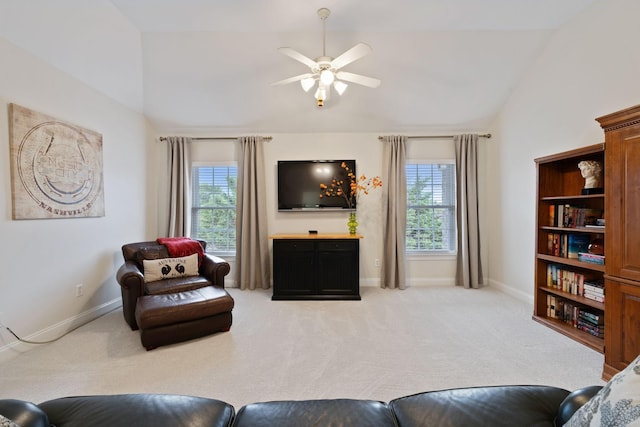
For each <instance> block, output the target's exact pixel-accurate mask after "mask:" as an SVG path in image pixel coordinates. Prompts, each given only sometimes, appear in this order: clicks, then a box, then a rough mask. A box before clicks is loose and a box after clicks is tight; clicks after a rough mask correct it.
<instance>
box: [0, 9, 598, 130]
mask: <svg viewBox="0 0 640 427" xmlns="http://www.w3.org/2000/svg"><path fill="white" fill-rule="evenodd" d="M594 1H597V0H561V1H559V0H395V1H393V2H391V1H388V0H322V1H321V0H295V1H291V0H110V1H109V0H56V1H51V0H0V36H3V37H4V38H6V39H8V40H9V41H11V42H12V43H14V44H16V45H18V46H20V47H21V48H23V49H25V50H27V51H29V52H31V53H32V54H34V55H36V56H38V57H40V58H41V59H43V60H45V61H47V62H48V63H50V64H51V65H53V66H54V67H56V68H59V69H61V70H63V71H65V72H66V73H68V74H70V75H71V76H73V77H74V78H76V79H78V80H80V81H82V82H84V83H86V84H87V85H89V86H91V87H93V88H95V89H96V90H98V91H100V92H102V93H105V94H106V95H108V96H110V97H112V98H114V99H115V100H117V101H118V102H121V103H122V104H124V105H126V106H128V107H130V108H133V109H135V110H138V111H142V112H143V113H144V114H145V115H146V116H147V117H148V118H149V120H150V122H151V124H152V125H153V126H154V127H155V128H156V129H157V130H158V131H159V132H172V131H181V132H185V133H186V132H189V133H199V132H212V131H215V132H234V131H237V130H242V131H256V132H351V131H353V132H360V131H371V132H377V131H391V132H396V131H411V130H420V131H434V132H437V131H439V130H456V131H467V130H468V131H482V130H485V129H486V127H487V126H488V125H489V124H490V123H491V121H492V120H493V118H494V117H495V115H496V114H497V112H498V111H499V109H500V108H501V106H502V105H503V104H504V103H505V101H506V100H507V99H508V97H509V95H510V93H511V91H512V90H513V89H514V87H516V86H517V85H518V84H519V82H520V81H521V80H522V79H523V77H524V76H525V75H526V73H527V70H528V69H529V67H530V66H531V65H532V64H533V63H534V62H535V60H536V58H537V57H538V56H539V55H540V53H541V52H542V50H543V49H544V47H545V45H546V43H548V41H549V40H550V38H551V37H552V36H553V33H554V32H555V31H557V29H558V28H560V27H562V25H564V24H565V23H566V22H568V21H569V20H570V19H572V18H573V17H574V16H576V15H577V14H579V13H580V12H581V11H582V10H584V9H585V8H587V7H589V5H590V4H591V3H593V2H594ZM321 7H327V8H329V9H330V10H331V16H330V17H329V18H328V19H327V21H326V31H327V36H326V49H327V55H328V56H332V57H336V56H338V55H339V54H340V53H342V52H344V51H346V50H347V49H349V48H351V47H352V46H354V45H355V44H356V43H358V42H365V43H367V44H369V45H370V46H371V47H372V49H373V52H372V53H371V54H369V55H367V56H365V57H363V58H362V59H360V60H358V61H356V62H353V63H352V64H349V65H348V66H347V67H345V68H344V69H345V70H347V71H350V72H353V73H359V74H364V75H367V76H372V77H376V78H378V79H380V80H382V84H381V86H380V87H379V88H377V89H370V88H366V87H363V86H358V85H355V84H351V85H350V86H349V88H348V89H347V91H346V92H345V94H344V95H343V96H341V97H340V96H338V95H337V94H335V92H334V93H333V94H332V95H331V97H330V99H328V100H327V102H326V104H325V106H324V107H323V108H322V109H318V108H317V107H316V105H315V99H314V98H313V93H312V92H311V93H305V92H303V90H302V88H301V87H300V85H299V84H297V83H294V84H289V85H286V86H271V83H272V82H275V81H278V80H281V79H284V78H287V77H291V76H294V75H297V74H302V73H305V72H307V71H308V68H306V66H305V65H303V64H301V63H299V62H297V61H294V60H293V59H291V58H289V57H286V56H284V55H282V54H280V53H279V52H278V51H277V49H278V48H279V47H284V46H287V47H291V48H293V49H295V50H297V51H298V52H301V53H303V54H304V55H306V56H308V57H310V58H316V57H318V56H321V55H322V46H323V44H322V23H321V21H320V19H319V18H318V16H317V14H316V11H317V10H318V9H319V8H321Z"/></svg>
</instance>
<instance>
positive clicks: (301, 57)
mask: <svg viewBox="0 0 640 427" xmlns="http://www.w3.org/2000/svg"><path fill="white" fill-rule="evenodd" d="M278 51H279V52H280V53H282V54H284V55H287V56H288V57H289V58H293V59H295V60H296V61H298V62H302V63H303V64H304V65H306V66H307V67H309V68H311V69H314V68H318V63H317V62H316V61H314V60H313V59H311V58H307V57H306V56H304V55H303V54H301V53H300V52H298V51H296V50H293V49H291V48H290V47H281V48H278Z"/></svg>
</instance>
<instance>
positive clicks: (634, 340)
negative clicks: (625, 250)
mask: <svg viewBox="0 0 640 427" xmlns="http://www.w3.org/2000/svg"><path fill="white" fill-rule="evenodd" d="M605 289H606V290H607V310H606V312H605V320H604V322H605V325H607V330H606V331H605V337H604V339H605V348H606V351H605V375H604V376H605V377H610V376H612V375H614V374H615V373H617V372H618V371H620V370H622V369H624V368H625V367H626V366H627V365H628V364H629V363H630V362H632V361H633V360H634V359H635V358H636V357H637V356H638V354H640V286H637V284H635V282H628V283H626V282H625V281H622V280H611V279H607V280H606V284H605ZM607 371H609V372H607ZM607 374H608V375H607Z"/></svg>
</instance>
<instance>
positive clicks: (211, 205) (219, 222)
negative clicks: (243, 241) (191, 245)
mask: <svg viewBox="0 0 640 427" xmlns="http://www.w3.org/2000/svg"><path fill="white" fill-rule="evenodd" d="M191 182H192V187H193V197H192V200H193V201H192V205H193V206H192V208H191V237H193V238H194V239H202V240H204V241H206V242H207V252H214V253H229V252H232V253H234V252H235V251H236V193H237V183H238V168H237V167H236V166H194V167H193V169H192V180H191Z"/></svg>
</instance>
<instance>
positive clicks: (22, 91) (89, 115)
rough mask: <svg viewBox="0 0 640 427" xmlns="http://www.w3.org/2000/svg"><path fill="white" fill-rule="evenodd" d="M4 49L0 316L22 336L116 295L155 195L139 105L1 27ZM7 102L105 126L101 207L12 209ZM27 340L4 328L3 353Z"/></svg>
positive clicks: (79, 316) (43, 333) (64, 323)
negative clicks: (29, 212)
mask: <svg viewBox="0 0 640 427" xmlns="http://www.w3.org/2000/svg"><path fill="white" fill-rule="evenodd" d="M0 57H1V58H2V67H0V146H2V149H0V165H1V166H0V182H1V184H2V197H1V198H0V213H1V216H0V236H2V237H1V242H2V243H1V244H0V259H2V261H3V262H2V265H3V269H2V274H1V275H0V320H1V321H2V323H3V324H4V325H6V326H9V327H10V328H11V329H12V330H13V331H14V332H16V333H17V334H18V335H20V336H21V337H27V338H29V337H30V338H31V339H34V340H45V339H50V338H53V337H55V336H57V335H59V334H60V333H62V332H64V331H65V330H67V329H68V328H69V327H70V326H72V325H74V324H77V323H79V322H81V321H84V320H87V319H88V318H92V317H94V316H95V315H97V314H98V313H100V312H103V311H105V310H108V309H110V308H115V307H117V306H118V305H119V304H120V291H119V286H118V284H117V283H116V281H115V271H116V269H117V268H118V266H119V265H120V264H121V263H122V254H121V252H120V247H121V245H122V244H123V243H126V242H131V241H139V240H142V239H145V238H146V237H148V236H153V235H155V229H156V224H155V223H154V222H153V220H151V221H149V220H148V217H151V218H153V216H152V215H149V216H148V215H147V213H148V209H149V207H150V206H155V205H156V204H157V201H156V200H155V194H153V192H149V191H147V184H148V183H147V168H148V165H147V158H148V157H149V156H148V154H149V146H150V144H151V143H150V142H148V138H147V134H148V133H147V132H148V129H147V125H146V121H145V119H144V117H143V116H142V115H141V114H139V113H137V112H134V111H131V110H130V109H128V108H125V107H123V106H122V105H121V104H118V103H117V102H115V101H114V100H113V99H112V98H108V97H106V96H104V95H102V94H100V93H98V92H97V91H96V90H94V89H91V88H89V87H88V86H86V85H85V84H84V83H82V82H80V81H78V80H76V79H74V78H72V77H70V76H69V75H67V74H65V73H63V72H62V71H60V70H58V69H56V68H54V67H53V66H51V65H48V64H47V63H45V62H43V61H42V60H40V59H38V58H35V57H33V56H32V55H30V54H28V53H26V51H24V50H22V49H21V48H19V47H17V46H15V45H13V44H12V43H10V42H9V41H7V40H6V39H4V38H1V37H0ZM9 103H16V104H19V105H22V106H25V107H27V108H30V109H33V110H36V111H38V112H41V113H44V114H48V115H50V116H53V117H55V118H58V119H60V120H63V121H66V122H69V123H73V124H76V125H78V126H82V127H85V128H89V129H92V130H94V131H97V132H99V133H101V134H102V137H103V164H104V170H103V173H104V197H105V210H106V215H105V216H104V217H101V218H73V219H47V220H12V219H11V217H12V202H11V173H10V151H9V125H8V104H9ZM77 284H83V285H84V295H83V296H82V297H76V296H75V289H76V285H77ZM25 347H28V346H18V345H16V341H15V339H14V338H13V337H12V336H10V335H9V334H8V333H7V331H5V330H4V329H2V330H0V358H1V357H5V356H7V355H11V354H15V353H16V352H18V351H21V350H22V349H24V348H25Z"/></svg>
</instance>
